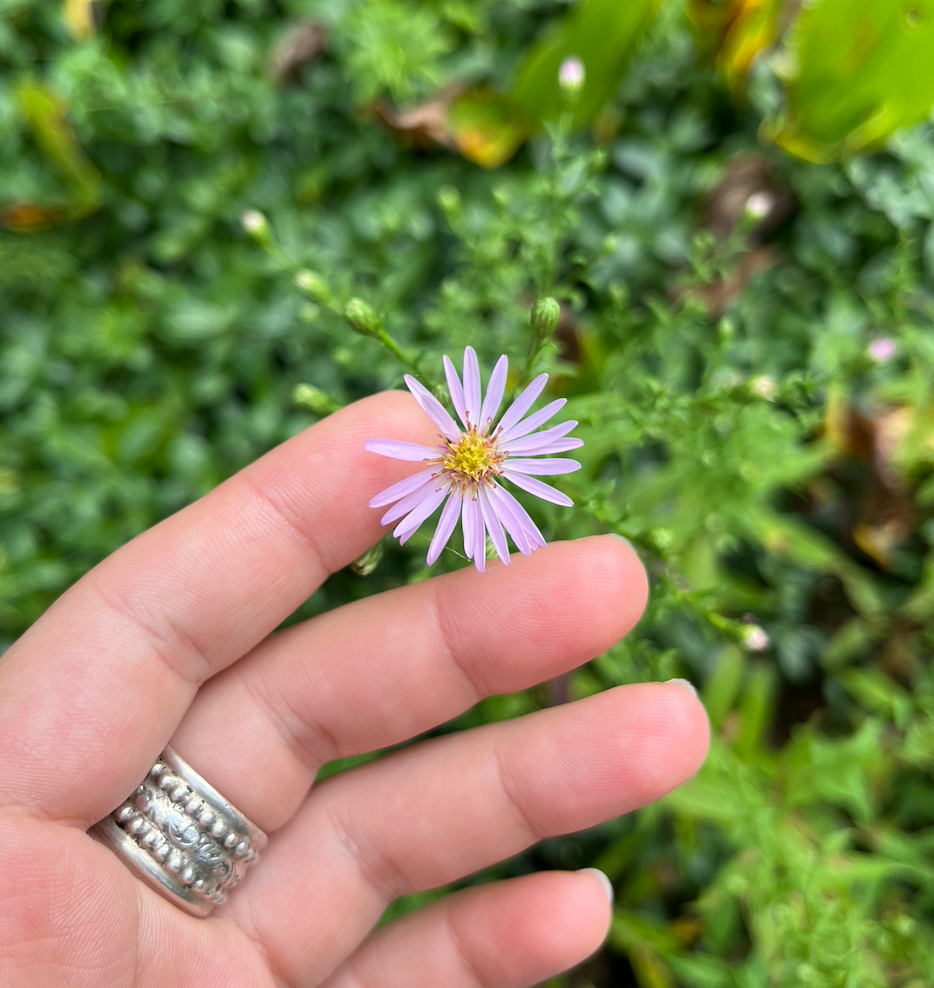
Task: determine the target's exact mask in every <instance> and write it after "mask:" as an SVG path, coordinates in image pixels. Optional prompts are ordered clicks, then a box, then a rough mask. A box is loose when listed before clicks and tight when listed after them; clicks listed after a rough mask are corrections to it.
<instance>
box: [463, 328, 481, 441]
mask: <svg viewBox="0 0 934 988" xmlns="http://www.w3.org/2000/svg"><path fill="white" fill-rule="evenodd" d="M464 404H465V405H466V407H467V421H468V422H469V423H470V425H474V426H476V425H479V424H480V365H479V364H478V363H477V355H476V353H475V352H474V348H473V347H472V346H469V347H467V348H466V349H465V350H464Z"/></svg>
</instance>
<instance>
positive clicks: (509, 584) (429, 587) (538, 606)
mask: <svg viewBox="0 0 934 988" xmlns="http://www.w3.org/2000/svg"><path fill="white" fill-rule="evenodd" d="M645 598H646V578H645V572H644V570H643V568H642V566H641V564H640V563H639V561H638V559H637V558H636V556H635V554H634V553H633V552H632V550H631V549H630V548H629V547H628V546H627V545H626V544H625V543H624V542H622V541H621V540H620V539H617V538H614V537H612V536H599V537H593V538H586V539H580V540H577V541H575V542H565V543H555V544H552V545H550V546H548V547H546V548H545V549H542V550H540V551H539V552H537V553H536V554H535V555H534V556H532V557H531V558H528V559H526V558H525V557H516V558H514V559H513V560H512V565H511V566H509V567H505V566H492V567H491V568H490V569H489V570H488V571H487V572H486V573H485V574H483V575H480V574H478V573H476V572H475V571H474V570H473V569H472V568H469V569H464V570H461V571H459V572H457V573H452V574H449V575H447V576H442V577H438V578H437V579H434V580H430V581H425V582H423V583H417V584H414V585H412V586H409V587H404V588H401V589H399V590H396V591H392V592H389V593H385V594H380V595H379V596H375V597H369V598H367V599H365V600H361V601H358V602H356V603H353V604H349V605H347V606H345V607H342V608H339V609H338V610H336V611H332V612H330V613H328V614H324V615H322V616H320V617H317V618H314V619H312V620H310V621H307V622H305V623H303V624H300V625H297V626H295V627H293V628H290V629H288V630H287V631H285V632H282V633H281V634H279V635H276V636H273V637H272V638H270V639H267V641H266V642H264V643H263V644H261V645H260V646H259V647H258V648H257V649H255V650H254V652H253V653H252V654H251V655H249V656H247V658H245V659H244V660H242V661H241V662H240V663H238V664H237V665H235V666H233V667H231V668H230V669H228V670H227V671H225V672H224V673H222V674H221V675H219V676H217V677H215V678H214V679H213V680H211V681H210V682H209V683H208V684H207V685H206V686H204V687H203V688H202V690H201V691H200V693H199V694H198V696H197V698H196V700H195V702H194V704H193V705H192V707H191V708H190V710H189V711H188V713H187V715H186V717H185V719H184V720H183V721H182V723H181V725H180V726H179V729H178V731H177V732H176V734H175V736H174V738H173V739H172V742H171V743H172V746H173V747H174V748H175V750H176V751H177V752H178V753H179V754H180V755H181V756H182V757H183V758H185V759H186V760H187V761H189V762H190V763H191V765H192V766H193V767H194V768H195V769H196V770H197V771H198V772H199V773H201V774H202V775H203V776H204V777H205V778H207V779H208V780H210V782H211V783H212V785H214V786H215V787H216V788H217V789H219V790H220V791H221V792H222V793H223V794H224V795H225V796H226V797H227V798H228V799H230V800H231V801H232V802H233V803H234V805H235V806H237V807H238V808H239V809H240V810H241V811H242V812H243V813H245V814H246V815H247V816H248V817H250V819H252V820H254V821H255V822H256V823H257V824H258V825H259V826H260V827H262V828H263V829H265V830H274V829H275V828H277V827H279V826H281V825H282V824H283V823H285V822H286V821H287V820H288V819H289V818H290V817H291V816H292V815H293V813H294V812H295V811H296V810H297V809H298V807H299V805H300V803H301V802H302V800H303V799H304V797H305V795H306V793H307V791H308V788H309V786H310V785H311V783H312V781H313V779H314V777H315V775H316V773H317V771H318V769H319V768H320V767H321V765H322V764H323V763H324V762H326V761H330V760H332V759H334V758H338V757H344V756H347V755H353V754H359V753H362V752H366V751H371V750H374V749H377V748H381V747H385V746H387V745H391V744H396V743H398V742H401V741H404V740H406V739H407V738H411V737H413V736H415V735H417V734H420V733H421V732H423V731H426V730H428V729H430V728H432V727H434V726H436V725H437V724H440V723H442V722H444V721H445V720H448V719H450V718H451V717H453V716H456V715H457V714H459V713H460V712H462V711H463V710H465V709H467V708H468V707H470V706H471V705H472V704H474V703H476V702H477V700H479V699H481V698H482V697H484V696H490V695H494V694H498V693H508V692H513V691H515V690H520V689H524V688H527V687H529V686H532V685H534V684H535V683H538V682H541V681H542V680H543V679H547V678H549V677H551V676H554V675H557V674H558V673H561V672H564V671H566V670H568V669H571V668H574V667H576V666H578V665H580V664H581V663H583V662H586V661H587V660H588V659H591V658H593V657H594V656H595V655H598V654H600V653H601V652H603V651H605V650H606V649H607V648H608V647H609V646H610V645H611V644H613V643H614V642H615V641H617V640H618V639H619V638H621V637H622V636H623V635H625V634H626V633H627V632H628V631H629V630H630V629H631V628H632V626H633V625H634V624H635V623H636V621H637V620H638V619H639V616H640V614H641V613H642V609H643V607H644V606H645Z"/></svg>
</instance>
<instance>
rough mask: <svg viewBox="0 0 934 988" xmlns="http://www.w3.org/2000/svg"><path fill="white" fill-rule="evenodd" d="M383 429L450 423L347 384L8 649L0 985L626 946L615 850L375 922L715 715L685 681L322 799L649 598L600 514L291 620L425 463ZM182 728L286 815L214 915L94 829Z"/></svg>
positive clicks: (696, 747)
mask: <svg viewBox="0 0 934 988" xmlns="http://www.w3.org/2000/svg"><path fill="white" fill-rule="evenodd" d="M373 436H393V437H397V438H399V439H406V440H410V441H412V442H423V443H430V442H432V441H433V440H434V438H435V437H434V429H433V427H432V425H431V423H430V422H429V421H428V419H427V417H426V416H425V415H424V413H423V412H421V410H420V409H419V408H418V407H417V406H416V404H415V402H414V401H413V400H412V399H411V398H410V397H409V396H407V395H404V394H401V393H387V394H382V395H376V396H374V397H373V398H369V399H367V400H365V401H361V402H358V403H357V404H355V405H353V406H350V407H348V408H346V409H344V410H343V411H341V412H339V413H338V414H336V415H333V416H331V417H330V418H329V419H327V420H325V421H323V422H321V423H319V424H318V425H315V426H314V427H312V428H310V429H308V430H307V431H305V432H304V433H302V434H301V435H299V436H297V437H295V438H294V439H292V440H290V441H289V442H287V443H285V444H283V445H282V446H280V447H278V448H277V449H274V450H273V451H272V452H270V453H269V454H267V455H266V456H264V457H263V458H262V459H260V460H258V461H257V462H256V463H254V464H252V465H251V466H249V467H247V468H246V469H245V470H243V471H241V472H240V473H239V474H237V475H236V476H235V477H233V478H231V479H230V480H228V481H227V482H226V483H224V484H222V485H221V486H220V487H218V488H217V489H216V490H214V491H212V492H211V493H210V494H208V495H207V496H206V497H204V498H202V499H201V500H200V501H198V502H197V503H195V504H193V505H191V506H190V507H188V508H186V509H185V510H184V511H181V512H179V513H178V514H177V515H175V516H173V517H171V518H169V519H167V520H166V521H164V522H162V523H161V524H159V525H157V526H156V527H155V528H153V529H151V530H150V531H148V532H145V533H144V534H143V535H141V536H139V537H138V538H136V539H134V540H133V541H132V542H130V543H129V544H128V545H126V546H124V547H123V548H122V549H120V550H119V551H118V552H116V553H114V555H112V556H111V557H109V558H108V559H106V560H104V561H103V562H102V563H101V564H100V565H98V566H97V567H96V568H95V569H93V570H92V571H91V572H90V573H88V574H87V576H85V577H84V578H83V579H82V580H80V581H79V582H78V583H77V584H75V586H74V587H72V588H71V589H70V590H69V591H68V592H67V593H66V594H64V595H63V596H62V597H61V598H60V599H59V600H58V601H57V602H56V603H55V604H54V605H53V606H52V607H51V608H49V610H48V612H47V613H46V614H45V615H44V616H43V617H42V618H41V620H39V621H38V622H37V623H36V624H35V625H34V626H33V627H32V628H31V629H30V630H29V631H28V632H27V633H26V634H25V635H23V637H22V638H21V639H20V640H19V641H18V642H17V643H16V644H15V645H14V646H13V647H12V648H11V649H9V650H8V651H7V652H6V654H4V655H3V657H2V659H0V766H2V768H3V772H2V785H0V984H3V985H4V986H6V988H46V986H49V988H52V986H54V988H60V986H66V985H67V986H69V988H85V986H86V988H111V986H113V988H117V986H120V988H131V986H134V988H162V986H165V988H188V986H191V988H194V986H198V988H215V986H216V988H240V986H242V988H271V986H273V985H276V986H294V988H298V986H311V985H315V986H318V985H324V986H327V988H396V986H399V988H402V986H405V988H421V986H425V988H428V986H431V988H437V986H438V985H445V986H446V988H477V986H490V988H520V986H524V985H533V984H535V983H537V982H539V981H541V980H543V979H545V978H548V977H550V976H552V975H554V974H556V973H558V972H560V971H562V970H566V969H567V968H569V967H571V966H573V965H574V964H576V963H578V962H579V961H581V960H582V959H584V958H585V957H587V956H588V955H589V954H591V953H592V952H593V951H595V950H596V949H598V947H599V946H600V944H601V943H602V941H603V938H604V937H605V935H606V932H607V928H608V924H609V919H610V904H609V901H608V898H607V896H606V894H605V892H604V889H603V886H602V885H601V882H600V880H599V878H598V876H596V875H594V874H593V873H592V872H581V873H567V872H552V873H539V874H535V875H530V876H527V877H524V878H520V879H515V880H512V881H507V882H500V883H495V884H490V885H485V886H482V887H478V888H474V889H471V890H469V891H466V892H462V893H458V894H455V895H451V896H447V897H445V898H444V899H442V900H441V901H439V902H438V903H436V904H435V905H433V906H431V907H429V908H427V909H424V910H422V911H420V912H417V913H413V914H410V915H408V916H406V917H405V918H404V919H402V920H401V921H398V922H396V923H394V924H391V925H389V926H386V927H382V928H380V929H379V930H378V931H377V932H376V933H374V932H373V928H374V925H375V924H376V922H377V920H378V919H379V917H380V915H381V913H382V912H383V910H384V909H385V907H386V905H387V904H388V903H389V902H390V901H391V900H392V899H394V898H396V897H397V896H399V895H403V894H406V893H409V892H413V891H416V890H424V889H430V888H433V887H436V886H439V885H444V884H447V883H450V882H452V881H455V880H456V879H458V878H460V877H462V876H464V875H467V874H470V873H471V872H474V871H476V870H478V869H480V868H483V867H485V866H487V865H489V864H491V863H493V862H495V861H499V860H502V859H503V858H506V857H509V856H510V855H513V854H516V853H517V852H519V851H521V850H522V849H523V848H526V847H528V846H529V845H530V844H533V843H534V842H536V841H537V840H539V839H541V838H542V837H545V836H547V835H553V834H559V833H567V832H573V831H577V830H581V829H583V828H586V827H590V826H593V825H595V824H597V823H599V822H601V821H603V820H606V819H609V818H611V817H614V816H617V815H619V814H621V813H626V812H628V811H630V810H633V809H635V808H636V807H638V806H641V805H643V804H645V803H647V802H649V801H651V800H654V799H657V798H658V797H659V796H661V795H663V794H664V793H665V792H668V791H669V790H670V789H672V788H674V787H675V786H677V785H679V784H680V783H681V782H683V781H684V780H685V779H687V778H688V777H690V776H691V775H692V774H693V773H694V772H695V771H696V770H697V768H698V767H699V766H700V764H701V762H702V761H703V758H704V754H705V752H706V748H707V738H708V726H707V719H706V716H705V714H704V711H703V708H702V707H701V705H700V704H699V703H698V701H697V700H696V699H695V698H694V697H693V696H692V695H691V693H689V692H688V691H687V690H685V689H683V688H682V687H681V686H679V685H677V684H659V683H648V684H642V685H638V686H626V687H621V688H619V689H614V690H609V691H607V692H605V693H601V694H599V695H597V696H593V697H590V698H588V699H586V700H582V701H579V702H576V703H572V704H568V705H567V706H563V707H558V708H554V709H550V710H546V711H542V712H540V713H535V714H532V715H530V716H527V717H523V718H520V719H517V720H513V721H508V722H505V723H499V724H490V725H487V726H484V727H481V728H478V729H476V730H472V731H468V732H463V733H458V734H454V735H447V736H444V737H442V738H439V739H435V740H430V741H425V742H421V743H419V744H416V745H413V746H411V747H408V748H406V749H404V750H403V751H401V752H398V753H396V754H393V755H391V756H389V757H386V758H383V759H380V760H378V761H375V762H371V763H368V764H366V765H364V766H361V767H359V768H357V769H354V770H352V771H348V772H345V773H342V774H339V775H337V776H333V777H331V778H330V779H328V780H327V781H325V782H323V783H321V784H320V785H317V786H315V787H314V790H313V791H312V792H311V794H310V795H309V790H310V788H311V785H312V782H313V780H314V778H315V775H316V773H317V771H318V769H319V768H320V766H321V765H322V764H323V763H325V762H327V761H329V760H331V759H333V758H335V757H338V756H345V755H350V754H355V753H360V752H365V751H370V750H375V749H378V748H381V747H385V746H387V745H392V744H397V743H398V742H401V741H403V740H405V739H407V738H411V737H413V736H415V735H418V734H420V733H422V732H425V731H427V730H429V729H430V728H432V727H434V726H436V725H438V724H440V723H442V722H444V721H445V720H448V719H450V718H451V717H453V716H455V715H457V714H458V713H460V712H461V711H463V710H465V709H467V708H468V707H470V706H471V705H472V704H474V703H475V702H476V701H477V700H478V699H480V698H481V697H484V696H489V695H491V694H497V693H505V692H510V691H514V690H519V689H523V688H525V687H529V686H531V685H533V684H535V683H538V682H540V681H542V680H544V679H547V678H549V677H552V676H555V675H557V674H559V673H561V672H564V671H566V670H569V669H572V668H574V667H576V666H578V665H580V664H581V663H583V662H586V661H587V660H589V659H591V658H593V657H594V656H596V655H598V654H600V653H601V652H603V651H604V650H605V649H607V648H608V647H609V646H610V645H611V644H613V643H614V642H615V641H617V640H618V639H619V638H620V637H622V636H623V635H624V634H626V633H627V632H628V631H629V630H630V629H631V628H632V626H633V625H634V624H635V623H636V621H637V620H638V619H639V616H640V614H641V613H642V610H643V607H644V605H645V600H646V593H647V584H646V577H645V573H644V571H643V569H642V567H641V565H640V563H639V561H638V560H637V558H636V557H635V555H634V554H633V553H632V551H631V549H629V548H628V547H627V546H626V545H625V544H624V543H623V542H622V541H620V540H618V539H615V538H613V537H610V536H599V537H594V538H587V539H580V540H578V541H575V542H568V543H556V544H553V545H550V546H548V547H547V548H545V549H542V550H540V551H539V552H537V553H534V554H533V555H532V556H531V557H529V558H525V557H522V556H519V555H516V556H513V557H512V562H511V565H510V566H508V567H506V566H503V565H502V564H500V563H490V564H489V565H488V571H487V572H486V573H485V574H482V575H481V574H478V573H477V572H476V571H475V570H474V569H473V567H467V568H465V569H463V570H461V571H459V572H456V573H452V574H449V575H444V576H439V577H437V578H435V579H432V580H429V581H426V582H423V583H418V584H415V585H413V586H409V587H405V588H402V589H399V590H395V591H392V592H389V593H386V594H382V595H379V596H376V597H371V598H368V599H365V600H361V601H359V602H356V603H352V604H348V605H346V606H345V607H342V608H340V609H338V610H335V611H332V612H330V613H328V614H324V615H321V616H320V617H317V618H314V619H313V620H311V621H308V622H305V623H304V624H299V625H296V626H294V627H291V628H290V629H288V630H287V631H283V632H281V633H278V634H273V630H274V629H275V628H276V627H277V626H278V625H279V624H280V623H281V621H282V620H283V619H284V618H285V617H287V616H288V615H289V614H290V613H291V612H292V611H294V610H295V608H296V607H297V606H298V605H299V604H300V603H302V602H303V601H304V600H305V599H306V598H307V597H308V596H309V595H310V594H311V593H312V592H313V591H314V590H315V588H316V587H317V586H318V585H319V584H320V583H321V582H322V581H323V580H324V579H325V578H326V577H327V576H328V574H329V573H332V572H334V571H335V570H338V569H340V568H341V567H343V566H345V565H347V564H348V563H349V562H351V561H352V560H353V559H355V558H356V557H357V556H359V555H360V554H361V553H362V552H363V551H364V550H365V549H367V548H368V547H369V546H371V545H372V544H373V543H374V542H376V541H377V540H378V539H379V538H380V537H381V535H382V534H383V531H382V530H381V528H380V526H379V516H380V512H379V511H373V510H371V509H370V508H368V507H367V501H368V499H369V498H370V497H371V496H372V495H373V494H375V493H376V492H377V491H380V490H382V489H383V488H384V487H387V486H388V485H389V484H391V483H394V482H395V481H397V480H400V479H402V478H403V477H404V476H406V475H407V474H408V473H411V472H413V468H414V467H415V465H414V464H409V463H400V462H398V461H393V460H387V459H385V458H383V457H380V456H375V455H372V454H369V453H367V452H365V451H364V449H363V443H364V440H365V439H367V438H371V437H373ZM169 741H170V742H171V744H172V745H173V746H174V747H175V749H176V750H177V751H178V753H179V754H180V755H181V756H182V757H183V758H185V759H186V760H187V761H189V762H190V763H191V765H192V766H193V767H194V768H195V769H196V771H198V772H200V773H201V774H202V775H204V776H205V777H206V778H207V779H209V780H210V781H211V782H212V784H213V785H214V786H215V787H216V788H217V789H219V790H220V791H221V792H222V793H223V794H224V795H225V796H226V797H227V798H228V799H230V800H231V802H233V803H234V805H236V806H237V807H238V808H239V809H241V810H242V811H243V812H244V813H245V814H246V815H247V816H249V817H250V818H251V819H252V820H254V821H255V822H256V823H257V824H258V825H259V826H260V827H262V828H263V829H264V830H266V831H267V832H269V834H270V843H269V846H268V848H267V849H266V850H265V851H264V852H263V855H262V859H261V861H260V863H259V864H258V865H257V866H256V867H255V868H254V869H253V870H251V872H250V873H249V875H248V877H247V879H246V881H245V882H244V883H243V885H242V886H241V887H240V888H238V889H236V890H234V892H233V894H232V895H231V898H230V900H229V901H228V902H227V903H226V904H225V905H224V906H222V907H220V908H218V909H216V910H215V912H214V913H213V914H212V915H211V917H210V918H208V919H194V918H192V917H189V916H188V915H186V914H185V913H183V912H181V911H180V910H179V909H177V908H176V907H175V906H173V905H172V904H171V903H170V902H169V901H167V900H165V899H163V898H162V897H161V896H159V895H158V894H157V893H155V892H153V891H151V890H150V889H149V888H148V887H147V886H145V885H143V884H142V883H141V882H139V881H137V880H136V879H135V878H134V877H133V874H132V873H131V872H130V871H129V870H128V869H127V868H126V867H125V866H124V865H123V864H122V863H121V862H120V860H118V859H117V857H115V856H114V854H113V853H111V851H110V850H108V849H107V848H106V847H104V846H103V845H101V844H99V843H97V842H95V841H94V840H92V839H91V838H90V837H88V836H87V834H86V833H85V831H86V830H87V828H88V827H90V826H91V825H92V824H93V823H94V822H96V821H97V820H99V819H101V818H102V817H104V816H106V815H107V814H108V813H109V812H110V811H111V810H112V809H113V808H114V807H115V806H117V805H119V803H120V802H121V801H122V800H123V799H125V798H126V796H127V795H128V794H129V793H131V792H132V791H133V789H134V788H135V787H136V785H137V784H138V783H139V781H140V780H141V779H142V778H143V777H144V776H145V774H146V772H147V771H148V769H149V767H150V766H151V765H152V764H153V762H154V761H155V760H156V758H157V756H158V755H159V753H160V751H161V750H162V748H163V746H164V745H165V744H166V742H169Z"/></svg>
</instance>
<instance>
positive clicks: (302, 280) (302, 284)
mask: <svg viewBox="0 0 934 988" xmlns="http://www.w3.org/2000/svg"><path fill="white" fill-rule="evenodd" d="M295 284H296V285H297V286H298V287H299V288H300V289H301V290H302V291H303V292H304V293H305V294H306V295H310V296H311V297H312V298H313V299H315V301H317V302H322V303H323V304H325V305H327V304H328V303H329V302H330V301H331V300H332V299H333V297H334V296H333V293H332V292H331V288H330V286H329V285H328V283H327V282H326V281H325V280H324V278H322V277H321V275H320V274H318V272H317V271H309V270H308V269H307V268H306V269H305V270H303V271H299V272H298V274H297V275H296V276H295Z"/></svg>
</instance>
